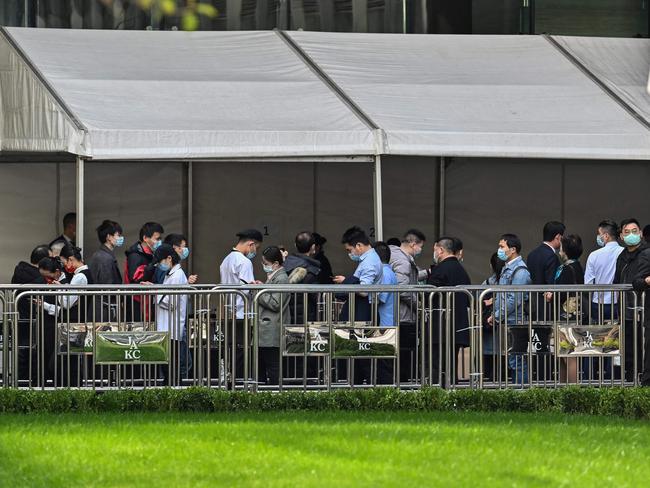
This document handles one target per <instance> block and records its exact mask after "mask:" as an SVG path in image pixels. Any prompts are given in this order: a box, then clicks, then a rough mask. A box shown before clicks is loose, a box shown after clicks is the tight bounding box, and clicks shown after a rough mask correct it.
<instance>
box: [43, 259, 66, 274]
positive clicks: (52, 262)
mask: <svg viewBox="0 0 650 488" xmlns="http://www.w3.org/2000/svg"><path fill="white" fill-rule="evenodd" d="M38 269H42V270H44V271H48V272H50V273H56V272H57V271H63V264H62V263H61V260H60V259H59V258H52V257H50V256H47V257H45V258H43V259H41V260H40V261H39V262H38Z"/></svg>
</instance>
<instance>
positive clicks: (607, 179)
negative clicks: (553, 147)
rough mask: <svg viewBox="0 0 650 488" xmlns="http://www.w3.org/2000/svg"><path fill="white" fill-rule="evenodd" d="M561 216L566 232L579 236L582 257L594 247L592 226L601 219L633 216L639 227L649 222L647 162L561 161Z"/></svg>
mask: <svg viewBox="0 0 650 488" xmlns="http://www.w3.org/2000/svg"><path fill="white" fill-rule="evenodd" d="M564 174H565V178H564V188H565V191H564V202H565V204H564V205H565V215H564V219H565V222H566V225H567V227H568V229H569V231H570V232H572V233H577V234H579V235H580V236H581V237H582V242H583V245H584V247H585V255H584V256H583V258H584V259H583V261H584V260H585V259H586V254H587V252H588V251H590V250H593V249H594V248H595V247H596V232H597V230H596V227H597V225H598V222H600V221H601V220H603V219H613V220H615V221H616V222H617V223H619V224H620V222H621V220H623V219H626V218H630V217H634V218H636V219H638V220H639V221H640V222H641V226H642V227H643V226H644V225H647V224H650V206H649V205H648V193H649V188H650V165H649V164H648V163H647V162H627V161H611V162H605V161H603V162H598V161H597V162H593V163H590V162H586V161H585V162H581V161H572V162H566V163H565V164H564Z"/></svg>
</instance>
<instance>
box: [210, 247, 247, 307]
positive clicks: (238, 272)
mask: <svg viewBox="0 0 650 488" xmlns="http://www.w3.org/2000/svg"><path fill="white" fill-rule="evenodd" d="M219 272H220V273H221V284H222V285H245V284H248V283H252V282H253V281H255V275H254V274H253V262H252V261H251V260H250V259H248V258H247V257H246V256H244V255H243V254H242V253H241V252H239V251H237V250H235V249H233V250H232V251H231V252H230V254H228V256H226V258H225V259H224V260H223V262H222V263H221V266H220V267H219ZM236 308H237V318H238V319H243V318H244V300H243V299H242V298H241V297H240V296H237V299H236Z"/></svg>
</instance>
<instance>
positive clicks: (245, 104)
mask: <svg viewBox="0 0 650 488" xmlns="http://www.w3.org/2000/svg"><path fill="white" fill-rule="evenodd" d="M7 32H8V34H9V36H10V37H11V38H13V40H14V41H15V44H16V46H17V47H18V48H19V49H20V50H22V51H23V53H24V55H25V56H26V58H27V59H29V60H30V61H31V63H32V64H33V66H34V68H35V69H36V70H38V71H39V72H40V73H41V75H42V77H43V79H44V80H45V82H46V83H47V84H49V86H50V87H51V89H52V90H53V92H54V93H56V94H57V95H58V96H59V97H60V98H61V100H62V102H63V103H64V104H65V105H66V106H67V107H68V108H69V111H70V112H71V113H72V114H74V116H75V117H76V118H77V119H78V121H79V122H80V124H79V125H80V128H79V129H78V131H77V132H76V133H73V132H72V131H67V132H66V133H68V132H69V133H70V138H74V140H72V141H69V142H67V141H64V140H62V138H60V137H56V135H57V134H59V133H61V132H63V131H64V130H63V129H59V128H58V124H59V123H60V124H61V125H64V124H65V125H66V126H69V125H70V124H69V123H68V122H67V121H65V117H63V116H60V117H58V118H57V119H56V120H55V121H54V122H55V123H53V124H48V126H50V130H52V134H51V137H50V138H49V139H50V145H49V147H48V149H49V150H50V151H57V150H70V151H71V152H74V153H76V154H80V155H82V156H88V157H91V158H93V159H160V158H174V159H185V158H209V157H251V156H254V157H277V156H283V157H287V156H317V155H345V156H348V155H356V154H368V153H370V154H372V153H374V146H373V137H372V133H370V132H369V130H368V128H367V127H366V126H365V125H364V124H363V123H362V122H361V121H360V120H359V119H358V118H357V117H356V116H355V115H354V114H353V113H352V112H350V110H349V109H348V108H347V107H346V106H345V105H344V103H343V102H342V101H341V100H340V99H339V98H338V97H336V96H335V95H334V94H333V93H332V92H331V91H330V90H329V89H328V88H327V87H326V86H325V85H324V84H323V83H322V82H321V81H320V80H319V79H318V77H317V76H316V75H314V73H312V72H311V71H310V70H309V69H308V68H307V66H305V64H304V63H303V62H302V61H301V59H300V58H299V57H298V56H297V55H296V54H295V53H294V52H292V51H291V50H290V49H288V48H287V47H286V45H285V43H284V42H283V41H282V39H280V37H279V36H278V35H276V33H274V32H200V33H184V32H147V31H126V32H124V31H121V32H115V31H101V30H69V29H65V30H51V29H22V28H17V29H7ZM7 47H8V46H7V44H5V45H4V46H3V52H5V55H4V56H3V58H5V59H6V58H7V54H6V50H7ZM11 54H14V53H11ZM9 57H10V58H11V61H12V63H11V64H12V67H13V66H16V65H17V64H19V63H17V61H16V60H15V58H16V56H15V54H14V55H13V56H11V55H10V56H9ZM14 69H17V68H14ZM5 70H6V68H5ZM11 88H13V91H12V92H11V93H7V94H8V95H9V96H10V97H11V98H12V99H17V100H19V101H21V102H23V103H25V102H29V101H30V100H34V99H35V96H36V92H38V91H39V89H41V90H42V87H40V86H38V84H37V83H35V82H34V81H33V79H29V78H28V77H24V76H18V75H15V78H14V84H13V87H9V88H8V89H11ZM4 98H5V96H3V99H4ZM42 98H43V99H44V100H45V99H46V98H47V97H42ZM32 108H33V109H36V108H37V107H34V106H32ZM40 113H41V111H40V110H39V111H38V112H37V113H31V114H30V113H25V112H23V113H22V114H21V115H22V117H23V122H24V125H28V126H36V125H37V124H34V122H35V120H30V116H32V117H34V118H36V117H39V116H40ZM20 136H21V134H16V135H15V136H14V137H12V138H11V145H10V146H6V147H7V148H10V149H12V150H43V147H42V146H41V147H38V148H37V147H35V145H34V142H33V141H32V140H31V138H30V137H29V134H22V138H20V139H19V137H20ZM3 139H4V137H3ZM40 140H41V141H43V140H42V139H40ZM66 142H67V143H66Z"/></svg>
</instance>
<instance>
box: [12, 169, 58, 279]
mask: <svg viewBox="0 0 650 488" xmlns="http://www.w3.org/2000/svg"><path fill="white" fill-rule="evenodd" d="M56 202H57V165H56V164H55V163H16V164H12V163H3V164H2V165H1V166H0V208H1V209H2V214H1V215H0V221H1V222H2V228H3V229H4V231H3V236H2V244H3V251H4V252H3V253H2V254H1V255H0V280H1V282H2V283H9V282H10V281H11V276H12V274H13V270H14V267H15V266H16V264H17V263H18V261H21V260H24V261H27V262H29V255H30V253H31V251H32V249H33V248H34V247H35V246H37V245H38V244H48V243H49V242H50V241H51V240H52V239H53V238H54V237H56V236H57V235H59V234H60V229H59V228H58V226H57V204H56ZM57 231H58V232H59V234H56V232H57Z"/></svg>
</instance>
